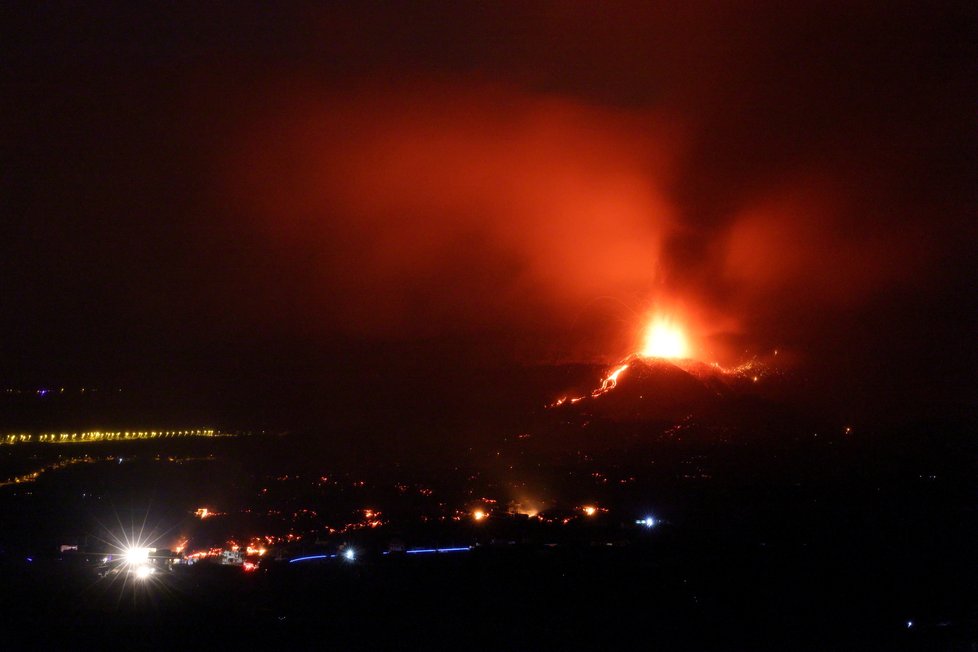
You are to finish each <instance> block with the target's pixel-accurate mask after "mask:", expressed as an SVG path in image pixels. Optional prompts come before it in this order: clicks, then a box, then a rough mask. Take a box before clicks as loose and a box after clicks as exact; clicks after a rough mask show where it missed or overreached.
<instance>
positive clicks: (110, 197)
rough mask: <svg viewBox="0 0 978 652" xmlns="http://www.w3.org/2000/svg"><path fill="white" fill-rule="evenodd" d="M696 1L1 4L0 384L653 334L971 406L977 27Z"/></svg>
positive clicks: (381, 370) (937, 17) (888, 395)
mask: <svg viewBox="0 0 978 652" xmlns="http://www.w3.org/2000/svg"><path fill="white" fill-rule="evenodd" d="M686 4H687V3H675V2H664V3H659V5H650V4H647V3H634V4H632V3H597V4H592V3H581V2H553V3H545V2H538V3H424V4H422V5H419V6H413V7H411V6H406V5H404V6H402V5H399V4H398V5H397V6H396V7H395V6H394V4H393V3H370V2H357V3H344V4H331V3H323V4H309V5H306V4H295V3H273V4H265V3H227V4H226V5H224V6H223V7H222V6H219V5H214V4H209V3H208V4H202V5H201V6H195V5H193V4H191V3H177V4H176V5H173V6H170V5H166V4H161V5H154V6H153V7H152V8H150V7H147V6H145V4H144V3H119V4H117V5H113V4H109V3H93V4H90V5H88V4H82V3H7V4H5V6H4V7H3V9H2V10H0V21H2V24H3V32H4V34H5V35H4V37H3V38H2V39H0V43H2V44H0V52H2V66H0V75H2V89H3V90H2V97H3V100H2V102H0V124H2V126H0V134H2V141H0V142H2V143H3V148H2V151H3V165H2V173H0V174H2V176H0V184H2V186H0V187H2V190H0V193H2V194H0V196H2V203H0V211H2V218H0V314H2V320H0V374H2V381H3V382H4V383H6V384H7V385H22V384H32V383H34V384H37V383H47V384H53V385H56V384H59V383H65V382H74V383H87V382H93V383H121V384H127V385H128V384H138V383H140V382H144V381H145V380H146V378H155V379H161V378H162V379H165V381H160V382H161V383H162V384H164V385H165V384H167V383H170V384H179V383H182V382H192V381H193V380H194V379H199V378H201V377H207V378H210V379H214V380H215V381H219V382H221V383H226V384H227V385H229V386H230V385H233V384H234V383H235V382H236V381H237V380H238V379H241V378H249V379H251V380H249V382H253V383H254V382H257V383H259V384H260V382H261V381H260V379H261V378H262V377H265V374H266V373H268V374H269V375H268V378H275V379H281V378H282V377H290V378H292V379H293V380H294V381H295V382H301V381H303V380H304V379H306V380H308V379H311V378H313V377H318V376H320V375H326V376H328V377H329V378H331V379H333V380H331V381H330V382H331V383H334V384H335V383H347V382H352V383H356V382H357V381H359V380H361V379H362V378H366V377H370V378H376V377H377V375H378V374H385V373H386V374H390V375H392V376H393V377H395V378H401V379H412V381H411V382H413V380H416V379H418V378H424V377H426V374H428V373H429V372H430V373H431V376H432V377H437V378H442V379H446V380H445V383H446V384H449V381H450V382H451V383H455V382H456V381H457V376H458V375H465V374H467V373H472V374H475V373H481V371H480V370H484V369H486V368H487V367H493V368H506V367H507V366H512V367H518V366H521V365H534V364H538V363H559V362H572V361H574V362H580V361H586V362H613V361H614V360H615V359H617V358H620V357H622V356H624V355H626V354H627V353H629V352H630V351H633V350H635V344H636V342H637V339H638V337H639V333H640V332H641V329H642V328H643V327H644V324H645V322H646V320H647V318H648V316H649V314H650V313H652V312H655V311H660V312H661V311H666V312H669V313H670V314H673V315H677V316H678V317H679V318H680V319H681V320H682V321H683V323H684V324H685V326H686V327H687V328H688V330H689V332H690V336H691V337H692V338H693V339H694V340H695V341H696V343H697V350H698V351H699V352H700V353H701V354H702V355H703V356H704V357H706V358H708V359H717V360H720V361H722V362H723V363H724V364H735V363H737V362H742V361H744V360H746V359H749V358H750V357H751V356H754V355H767V354H769V353H770V352H771V351H773V350H774V349H778V350H779V351H781V352H783V355H784V358H783V359H785V360H790V361H791V362H790V364H791V365H792V367H793V373H795V374H796V375H797V376H798V377H800V378H806V379H809V380H810V382H811V383H812V387H818V388H820V391H826V392H828V393H829V394H831V395H832V396H846V397H848V398H849V399H850V400H852V401H853V402H854V403H860V404H866V403H875V404H879V405H893V404H899V405H903V406H904V407H906V406H907V405H914V406H916V407H920V408H921V409H924V408H923V407H922V404H924V403H926V404H927V405H934V404H935V401H936V402H937V403H938V404H940V405H942V406H943V405H955V406H960V405H962V403H961V401H966V403H965V405H971V406H973V405H974V404H973V398H972V396H973V394H972V391H973V389H974V372H973V369H974V368H975V365H976V364H978V360H976V356H975V344H974V338H975V333H976V327H978V324H976V319H975V317H976V314H978V310H976V308H978V302H976V295H978V292H976V278H978V276H976V269H975V267H976V264H975V260H978V257H976V255H975V244H976V241H978V239H976V235H978V233H976V226H975V224H976V223H975V207H976V196H975V194H976V189H978V183H976V181H978V180H976V178H975V171H976V166H975V152H976V136H978V133H976V124H975V108H976V106H978V104H976V99H978V93H976V91H978V84H976V76H975V70H976V68H975V64H976V62H978V57H976V56H975V55H976V52H975V49H976V46H975V44H976V42H978V41H976V29H975V27H976V11H975V8H974V4H973V3H968V2H949V3H933V2H920V3H909V4H904V3H892V2H887V3H882V2H880V3H858V2H846V3H793V2H792V3H784V2H772V3H699V4H695V5H694V6H685V5H686ZM786 364H787V363H786ZM445 366H451V367H452V368H453V369H455V370H457V371H456V372H455V373H454V374H448V375H446V374H445V373H444V372H438V371H437V370H438V369H443V368H444V367H445ZM398 374H401V376H398ZM439 374H440V375H439ZM255 379H258V380H255ZM296 379H298V380H296ZM337 379H342V380H337ZM270 382H271V381H270ZM392 382H393V381H392ZM488 391H489V392H490V393H491V391H492V389H491V388H490V389H489V390H488ZM827 400H828V399H827ZM917 404H920V405H917Z"/></svg>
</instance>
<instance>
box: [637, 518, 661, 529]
mask: <svg viewBox="0 0 978 652" xmlns="http://www.w3.org/2000/svg"><path fill="white" fill-rule="evenodd" d="M655 523H656V521H655V519H654V518H652V517H651V516H646V517H645V518H643V519H641V520H638V521H635V524H636V525H644V526H645V527H648V528H651V527H655Z"/></svg>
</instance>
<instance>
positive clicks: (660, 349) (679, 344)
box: [640, 317, 690, 358]
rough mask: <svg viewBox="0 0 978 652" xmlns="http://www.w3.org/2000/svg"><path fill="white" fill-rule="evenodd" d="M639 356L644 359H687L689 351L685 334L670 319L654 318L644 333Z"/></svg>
mask: <svg viewBox="0 0 978 652" xmlns="http://www.w3.org/2000/svg"><path fill="white" fill-rule="evenodd" d="M640 355H642V356H643V357H646V358H688V357H690V351H689V343H688V342H687V339H686V334H685V333H684V332H683V329H682V328H681V327H680V326H679V325H677V324H676V323H675V322H673V321H672V320H671V319H667V318H664V317H656V318H655V319H653V320H652V323H651V324H649V326H648V329H647V330H646V331H645V341H644V342H643V344H642V350H641V352H640Z"/></svg>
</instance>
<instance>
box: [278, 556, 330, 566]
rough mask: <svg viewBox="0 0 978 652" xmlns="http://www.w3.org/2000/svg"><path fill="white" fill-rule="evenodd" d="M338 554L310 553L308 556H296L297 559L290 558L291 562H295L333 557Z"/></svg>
mask: <svg viewBox="0 0 978 652" xmlns="http://www.w3.org/2000/svg"><path fill="white" fill-rule="evenodd" d="M335 556H336V555H309V556H308V557H296V558H295V559H290V560H289V563H290V564H294V563H296V562H297V561H309V560H310V559H332V558H333V557H335Z"/></svg>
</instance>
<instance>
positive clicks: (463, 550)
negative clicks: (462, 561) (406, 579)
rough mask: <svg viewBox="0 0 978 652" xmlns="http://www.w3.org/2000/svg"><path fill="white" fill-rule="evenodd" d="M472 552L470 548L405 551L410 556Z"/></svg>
mask: <svg viewBox="0 0 978 652" xmlns="http://www.w3.org/2000/svg"><path fill="white" fill-rule="evenodd" d="M469 550H471V548H469V547H468V546H464V547H459V548H414V549H412V550H405V551H404V552H405V553H406V554H408V555H423V554H426V553H431V552H468V551H469Z"/></svg>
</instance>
